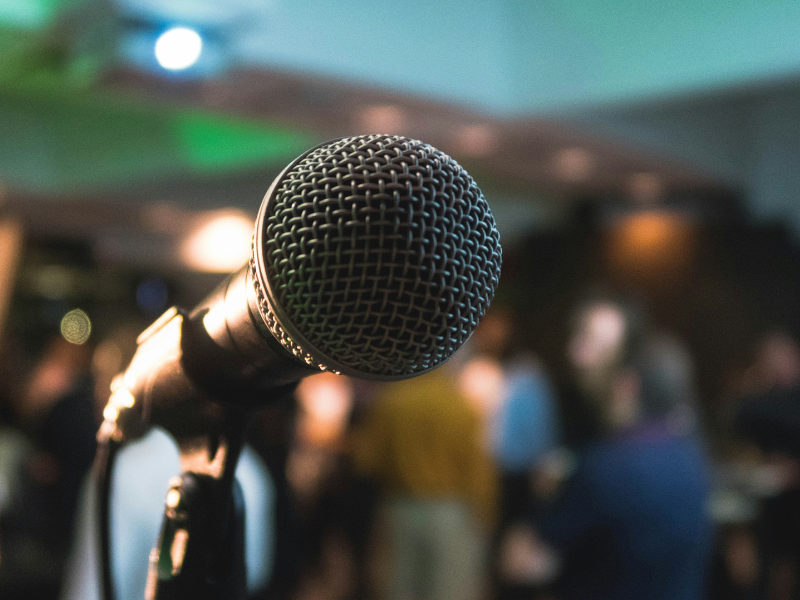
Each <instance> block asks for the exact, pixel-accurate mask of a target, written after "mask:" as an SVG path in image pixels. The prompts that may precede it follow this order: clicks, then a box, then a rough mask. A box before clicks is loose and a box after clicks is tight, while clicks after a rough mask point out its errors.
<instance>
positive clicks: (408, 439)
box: [354, 363, 497, 600]
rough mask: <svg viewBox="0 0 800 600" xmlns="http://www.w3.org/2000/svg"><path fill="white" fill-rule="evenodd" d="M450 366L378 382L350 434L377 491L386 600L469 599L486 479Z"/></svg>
mask: <svg viewBox="0 0 800 600" xmlns="http://www.w3.org/2000/svg"><path fill="white" fill-rule="evenodd" d="M457 368H458V367H457V366H455V365H454V364H451V363H447V364H445V365H444V366H442V367H440V368H438V369H437V370H435V371H433V372H431V373H428V374H426V375H422V376H421V377H417V378H414V379H410V380H407V381H401V382H397V383H393V384H390V385H387V386H386V387H385V388H384V389H383V390H382V393H380V394H379V397H378V398H377V400H376V402H375V404H374V405H373V410H372V412H371V414H370V415H368V417H367V419H366V422H365V424H364V427H363V429H362V430H361V431H360V433H359V434H358V436H357V441H356V446H355V449H354V459H355V465H356V468H357V469H358V470H359V471H360V472H361V473H363V474H365V475H370V476H372V477H373V478H375V479H376V480H377V481H378V482H379V484H380V485H381V487H382V489H383V491H384V493H385V502H386V505H385V509H386V513H387V517H388V521H389V528H390V532H389V539H390V544H391V550H390V553H391V555H392V560H391V563H392V564H391V566H392V575H391V582H390V584H389V598H390V599H391V600H409V599H417V600H475V599H478V598H480V597H481V596H482V593H483V591H484V584H485V574H486V568H485V550H486V543H487V538H488V536H487V533H488V529H489V526H490V523H491V521H492V519H493V513H494V502H495V496H496V485H497V484H496V480H495V476H494V472H493V469H492V465H491V461H490V459H489V457H488V455H487V453H486V451H485V448H484V445H483V429H482V426H481V421H480V417H479V416H478V415H477V414H476V412H475V411H474V410H473V409H472V408H471V407H470V405H469V403H468V401H467V400H466V399H464V398H463V397H462V395H461V394H460V392H459V389H458V385H457V382H456V380H455V377H456V372H457Z"/></svg>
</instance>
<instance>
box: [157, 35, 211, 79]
mask: <svg viewBox="0 0 800 600" xmlns="http://www.w3.org/2000/svg"><path fill="white" fill-rule="evenodd" d="M202 51H203V40H202V38H201V37H200V34H198V33H197V32H196V31H195V30H193V29H189V28H188V27H173V28H172V29H168V30H167V31H165V32H164V33H162V34H161V35H160V36H159V38H158V40H156V48H155V53H156V60H157V61H158V64H160V65H161V66H162V67H164V68H165V69H167V70H169V71H182V70H183V69H188V68H189V67H191V66H192V65H193V64H195V63H196V62H197V59H199V58H200V53H201V52H202Z"/></svg>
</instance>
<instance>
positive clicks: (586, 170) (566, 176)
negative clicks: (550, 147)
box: [553, 148, 595, 182]
mask: <svg viewBox="0 0 800 600" xmlns="http://www.w3.org/2000/svg"><path fill="white" fill-rule="evenodd" d="M594 167H595V160H594V156H592V154H591V153H589V152H588V151H587V150H584V149H583V148H564V149H563V150H560V151H559V152H558V153H556V155H555V156H554V157H553V168H554V169H555V172H556V175H558V176H559V177H560V178H561V179H563V180H565V181H573V182H578V181H585V180H586V179H588V178H589V177H590V176H591V174H592V173H593V172H594Z"/></svg>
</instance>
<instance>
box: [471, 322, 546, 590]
mask: <svg viewBox="0 0 800 600" xmlns="http://www.w3.org/2000/svg"><path fill="white" fill-rule="evenodd" d="M515 322H517V319H515V316H514V315H513V313H512V312H510V311H509V310H508V309H505V308H495V307H493V308H491V309H490V310H489V311H488V312H487V314H486V316H485V317H484V318H483V320H482V321H481V324H480V325H479V326H478V328H477V329H476V330H475V334H474V335H473V337H472V340H471V344H472V350H473V351H474V352H475V353H476V355H475V357H474V358H472V359H471V360H469V361H468V362H467V364H466V365H465V367H464V369H463V371H462V373H461V377H460V379H461V381H462V387H463V389H464V391H465V394H466V395H467V396H468V397H470V398H471V399H472V400H473V401H474V402H475V403H476V405H477V406H479V407H481V408H482V413H483V414H484V415H485V420H486V425H487V438H488V444H489V448H490V451H491V455H492V458H493V460H494V462H495V464H496V466H497V469H498V471H499V475H500V497H499V503H498V504H499V507H498V508H499V510H498V521H497V528H496V531H495V535H494V544H493V545H494V546H496V545H497V544H499V543H500V542H501V540H502V539H503V538H504V537H506V535H509V534H510V533H511V532H512V531H514V530H515V529H516V528H517V526H518V525H519V524H521V523H524V522H525V520H526V518H527V516H528V513H529V511H530V509H531V505H532V503H533V498H532V497H531V493H530V485H529V480H530V476H531V471H533V470H534V469H535V468H537V467H538V466H539V464H540V463H541V462H542V460H543V459H544V458H545V457H546V456H547V455H548V454H549V453H550V452H552V451H553V450H555V449H556V446H557V444H558V442H559V439H560V425H559V418H558V414H557V408H556V398H555V395H554V393H553V390H552V387H551V385H550V382H549V380H548V377H547V375H546V373H545V371H544V367H543V366H542V364H541V363H540V362H539V361H538V360H537V358H536V357H535V356H534V355H533V354H532V353H530V352H529V351H526V350H524V349H522V347H521V343H520V336H519V335H518V333H517V331H516V330H515V325H514V324H515ZM493 567H495V569H493V570H496V571H497V572H496V573H494V576H495V579H496V582H495V583H496V586H497V590H496V591H497V598H499V599H506V600H511V599H513V598H534V597H539V596H540V595H541V592H542V589H543V588H544V587H545V584H546V583H547V582H548V580H549V578H550V577H551V576H552V573H550V572H548V571H547V569H533V570H531V569H528V570H526V571H525V572H524V573H514V574H512V573H511V572H509V571H508V570H507V569H505V568H504V564H503V563H502V561H499V562H498V563H497V564H495V565H493Z"/></svg>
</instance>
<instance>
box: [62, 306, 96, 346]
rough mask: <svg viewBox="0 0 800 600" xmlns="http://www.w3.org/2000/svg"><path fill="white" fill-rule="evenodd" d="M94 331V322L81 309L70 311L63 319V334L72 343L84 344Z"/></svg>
mask: <svg viewBox="0 0 800 600" xmlns="http://www.w3.org/2000/svg"><path fill="white" fill-rule="evenodd" d="M91 333H92V322H91V321H90V320H89V316H88V315H87V314H86V313H85V312H83V311H82V310H81V309H79V308H76V309H75V310H71V311H69V312H68V313H67V314H66V315H64V318H63V319H61V335H63V336H64V339H65V340H67V341H68V342H69V343H71V344H83V343H85V342H86V340H88V339H89V335H91Z"/></svg>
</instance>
